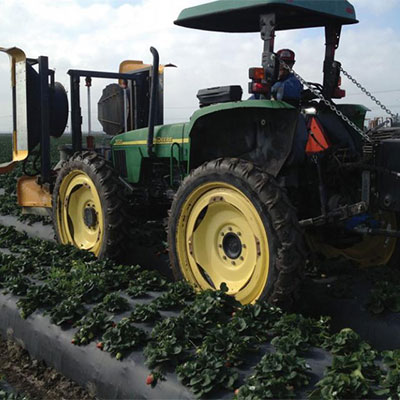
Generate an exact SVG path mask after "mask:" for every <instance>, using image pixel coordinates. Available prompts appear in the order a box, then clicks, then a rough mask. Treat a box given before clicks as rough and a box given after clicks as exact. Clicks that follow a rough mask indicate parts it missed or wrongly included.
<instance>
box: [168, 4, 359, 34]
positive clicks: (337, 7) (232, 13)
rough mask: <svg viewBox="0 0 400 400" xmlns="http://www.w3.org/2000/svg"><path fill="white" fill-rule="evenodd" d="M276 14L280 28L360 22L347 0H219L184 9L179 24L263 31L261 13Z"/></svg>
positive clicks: (231, 30)
mask: <svg viewBox="0 0 400 400" xmlns="http://www.w3.org/2000/svg"><path fill="white" fill-rule="evenodd" d="M270 13H275V14H276V30H285V29H297V28H311V27H317V26H326V25H329V24H335V25H338V24H339V25H345V24H355V23H357V22H358V21H357V19H356V13H355V10H354V7H353V6H352V5H351V4H350V3H349V2H348V1H347V0H218V1H213V2H211V3H206V4H201V5H199V6H195V7H191V8H186V9H184V10H183V11H182V12H181V13H180V15H179V17H178V19H177V20H176V21H175V24H176V25H180V26H185V27H187V28H195V29H202V30H207V31H220V32H259V31H260V15H263V14H270Z"/></svg>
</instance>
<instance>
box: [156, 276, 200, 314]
mask: <svg viewBox="0 0 400 400" xmlns="http://www.w3.org/2000/svg"><path fill="white" fill-rule="evenodd" d="M194 297H195V292H194V290H193V287H192V286H191V285H190V284H189V283H188V282H186V281H178V282H173V283H169V284H168V290H167V292H165V293H164V294H162V295H161V296H160V297H158V298H157V300H156V303H157V306H158V307H159V308H160V309H162V310H175V309H179V308H183V307H185V306H186V305H187V303H186V302H187V301H193V300H194Z"/></svg>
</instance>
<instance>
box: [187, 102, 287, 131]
mask: <svg viewBox="0 0 400 400" xmlns="http://www.w3.org/2000/svg"><path fill="white" fill-rule="evenodd" d="M243 108H269V109H282V108H286V109H293V108H294V107H293V106H291V105H290V104H288V103H285V102H284V101H275V100H245V101H236V102H229V103H219V104H214V105H212V106H208V107H203V108H200V109H199V110H197V111H196V112H195V113H194V114H193V115H192V117H191V118H190V122H189V123H188V124H186V125H185V136H186V137H188V136H189V135H190V132H191V130H192V128H193V126H194V125H195V123H196V122H197V121H198V120H199V119H200V118H202V117H204V116H205V115H208V114H213V113H217V112H220V111H225V110H232V109H243Z"/></svg>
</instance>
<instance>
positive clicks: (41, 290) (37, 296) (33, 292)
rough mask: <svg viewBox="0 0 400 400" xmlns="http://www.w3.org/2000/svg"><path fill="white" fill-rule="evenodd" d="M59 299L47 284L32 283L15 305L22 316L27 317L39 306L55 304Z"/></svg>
mask: <svg viewBox="0 0 400 400" xmlns="http://www.w3.org/2000/svg"><path fill="white" fill-rule="evenodd" d="M58 301H59V294H58V293H57V291H55V290H54V288H53V287H51V286H50V285H48V284H46V283H45V284H42V285H32V286H30V287H29V288H28V290H27V292H26V295H25V296H24V297H22V298H21V299H20V300H19V301H18V303H17V305H18V308H19V309H20V314H21V317H22V318H28V317H29V315H31V314H32V313H33V312H34V311H36V310H37V309H38V308H41V307H46V308H47V307H52V306H55V305H56V304H57V303H58Z"/></svg>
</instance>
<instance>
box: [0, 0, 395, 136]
mask: <svg viewBox="0 0 400 400" xmlns="http://www.w3.org/2000/svg"><path fill="white" fill-rule="evenodd" d="M205 2H206V0H57V1H54V0H35V1H32V0H0V47H4V48H8V47H14V46H16V47H19V48H21V49H22V50H24V52H25V53H26V55H27V56H28V57H31V58H36V57H38V56H41V55H45V56H48V57H49V63H50V67H51V68H53V69H55V70H56V80H57V81H59V82H61V83H62V84H63V85H64V86H65V88H66V89H67V91H69V76H68V75H67V71H68V70H69V69H89V70H101V71H118V67H119V64H120V62H121V61H123V60H127V59H130V60H143V61H144V62H146V63H151V61H152V57H151V53H150V51H149V48H150V46H154V47H156V48H157V49H158V51H159V53H160V61H161V63H163V64H167V63H173V64H175V65H177V66H178V68H168V69H167V70H166V73H165V101H164V105H165V113H164V114H165V122H166V123H175V122H184V121H187V120H188V119H189V118H190V115H191V114H192V113H193V112H194V111H195V110H196V109H197V108H198V100H197V98H196V93H197V91H198V90H199V89H203V88H207V87H215V86H223V85H236V84H239V85H241V86H242V88H243V90H244V98H246V97H247V85H248V69H249V68H250V67H256V66H260V64H261V52H262V46H263V44H262V41H261V39H260V35H259V34H256V33H247V34H232V33H230V34H228V33H216V32H206V31H197V30H192V29H187V28H182V27H178V26H176V25H174V24H173V21H174V20H175V19H176V18H177V17H178V15H179V13H180V11H181V10H182V9H184V8H186V7H190V6H194V5H198V4H201V3H205ZM350 2H351V3H352V4H353V5H354V7H355V9H356V14H357V19H358V20H359V21H360V23H359V24H355V25H348V26H344V27H343V30H342V36H341V43H340V47H339V49H338V51H337V55H336V59H337V60H338V61H340V62H341V63H342V66H343V68H344V69H345V70H346V71H348V72H349V73H350V74H351V75H352V76H354V77H355V78H356V79H357V80H358V81H359V82H360V83H362V84H363V85H364V86H365V87H366V88H367V89H368V90H369V91H370V92H371V93H372V94H373V95H375V96H376V97H377V98H378V99H379V100H380V101H381V102H382V103H383V104H385V105H387V106H388V107H389V108H390V109H391V110H392V111H393V112H395V113H400V74H399V67H398V66H399V65H400V0H350ZM279 48H291V49H293V50H294V51H295V52H296V59H297V63H296V65H295V70H296V71H297V72H298V73H299V74H300V75H301V76H302V77H303V78H304V79H306V80H307V81H311V82H321V81H322V63H323V57H324V32H323V29H322V28H314V29H307V30H292V31H285V32H282V31H280V32H277V37H276V50H278V49H279ZM342 80H343V84H342V88H344V89H346V91H347V97H346V98H345V99H343V100H341V101H340V102H343V103H355V104H364V105H366V106H367V107H369V108H370V109H371V112H370V113H369V114H368V116H369V117H376V116H386V114H385V113H384V111H382V110H380V109H379V107H378V106H377V105H376V104H375V103H372V102H371V101H370V100H369V99H368V98H367V97H366V96H365V95H363V94H362V93H361V92H360V91H359V89H358V88H357V87H356V86H354V85H353V84H352V83H351V82H349V81H348V80H347V79H346V78H345V77H343V78H342ZM108 83H111V82H109V81H104V80H96V81H94V85H93V88H92V126H93V128H94V129H99V124H98V123H97V122H96V121H97V101H98V99H99V98H100V96H101V92H102V89H103V88H104V87H105V86H106V85H107V84H108ZM82 86H83V88H82V91H81V103H82V113H83V117H84V121H83V130H84V131H85V130H86V129H87V114H88V112H87V107H86V104H87V100H86V91H85V88H84V84H82ZM11 121H12V119H11V91H10V74H9V61H8V56H7V55H6V54H3V53H0V132H4V131H10V129H11V126H12V125H11Z"/></svg>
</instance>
